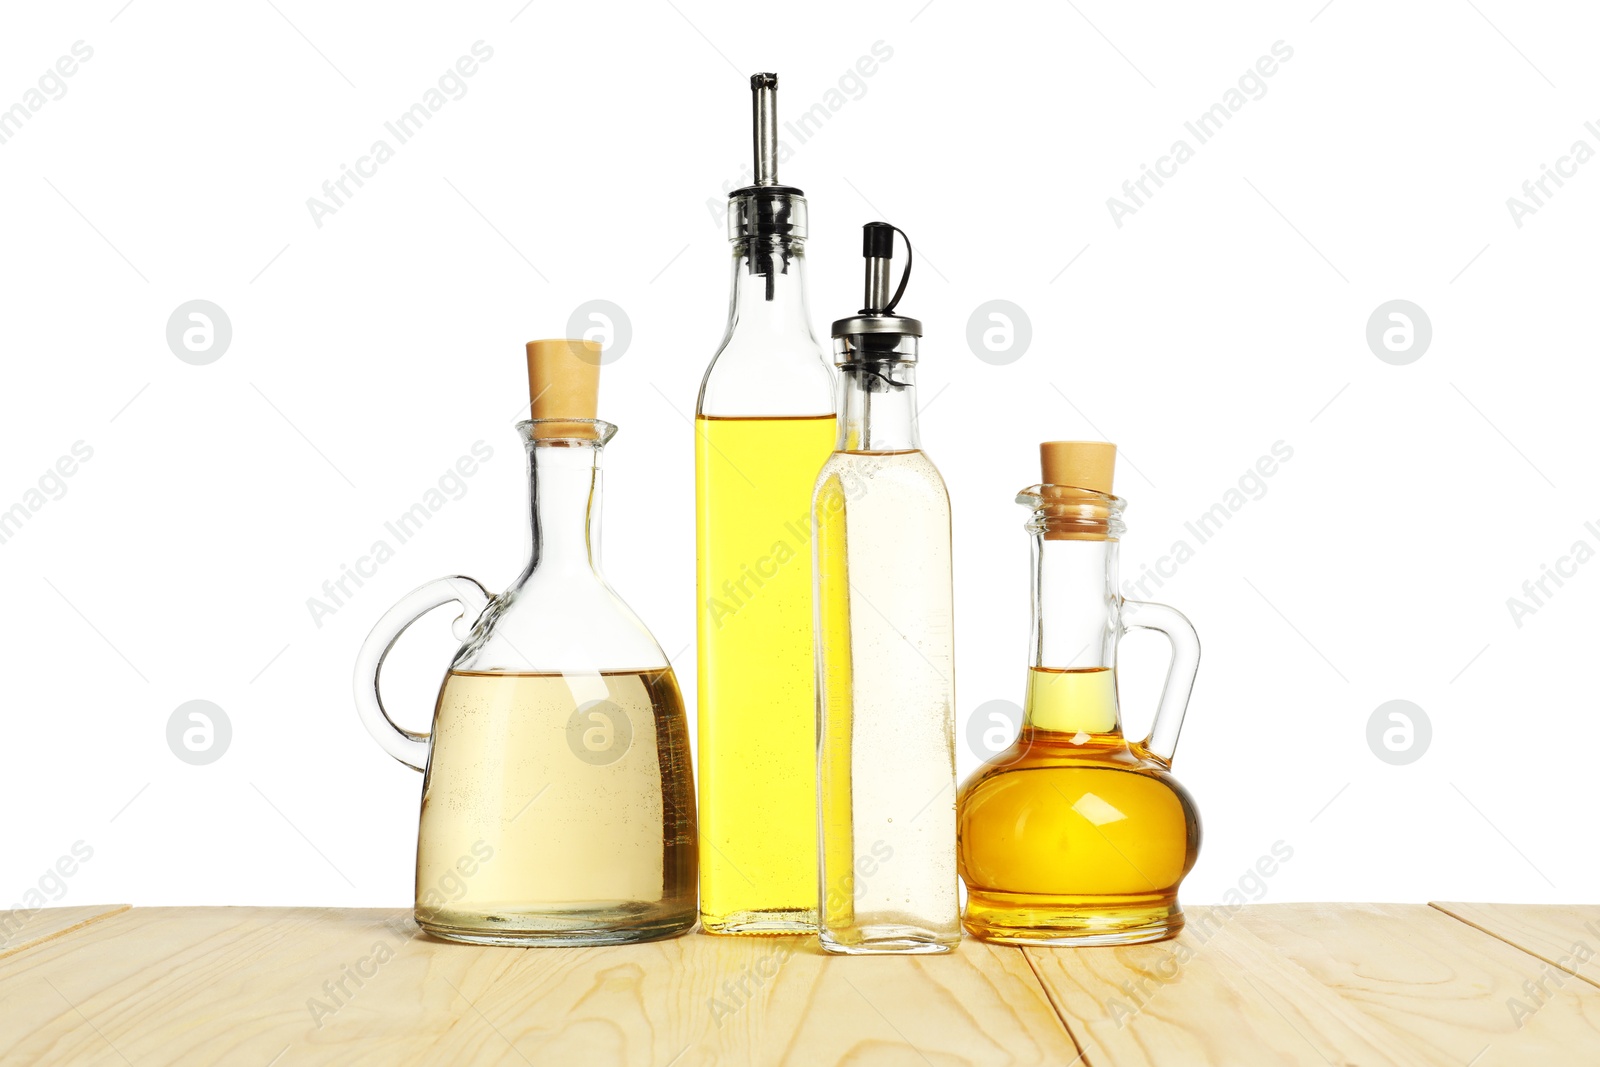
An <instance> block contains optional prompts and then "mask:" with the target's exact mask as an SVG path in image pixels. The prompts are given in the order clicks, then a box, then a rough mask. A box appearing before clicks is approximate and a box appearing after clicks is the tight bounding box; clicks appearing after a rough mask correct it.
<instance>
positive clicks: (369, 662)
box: [355, 574, 493, 771]
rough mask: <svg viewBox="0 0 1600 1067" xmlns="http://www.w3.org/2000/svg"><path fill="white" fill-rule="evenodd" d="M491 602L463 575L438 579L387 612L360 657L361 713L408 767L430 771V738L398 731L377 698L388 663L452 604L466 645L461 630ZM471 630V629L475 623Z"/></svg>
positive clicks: (384, 746)
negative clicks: (428, 619)
mask: <svg viewBox="0 0 1600 1067" xmlns="http://www.w3.org/2000/svg"><path fill="white" fill-rule="evenodd" d="M492 599H493V598H492V597H490V596H489V592H488V590H486V589H484V587H483V586H481V585H479V584H478V583H477V582H475V581H473V580H472V579H471V578H467V577H465V576H463V575H459V574H455V575H451V576H450V577H448V578H435V579H434V580H433V581H431V582H428V583H427V584H426V585H423V586H420V587H418V588H416V589H413V590H412V591H411V592H409V593H407V594H406V595H405V596H404V597H402V598H401V600H400V602H399V603H398V604H396V605H395V606H394V607H392V608H390V609H389V610H388V611H387V612H385V613H384V616H383V618H381V619H379V620H378V624H377V625H376V626H374V627H373V628H372V632H371V633H369V634H368V635H367V639H366V641H364V642H363V643H362V645H361V652H360V654H359V655H357V656H356V675H355V693H356V710H357V711H358V712H360V714H361V721H362V723H363V724H365V726H366V728H367V732H368V733H370V734H371V735H372V736H373V739H374V740H376V741H377V742H378V745H379V746H380V747H381V748H382V749H383V750H384V751H385V752H387V753H389V755H391V756H393V757H394V758H395V759H397V760H399V761H400V762H401V763H404V764H405V765H406V766H407V767H412V768H415V769H416V770H419V771H420V770H422V769H423V768H424V767H426V766H427V764H428V744H429V741H430V735H429V734H426V733H420V734H418V733H412V732H411V731H410V730H407V729H405V728H403V727H400V726H396V725H395V722H394V720H393V719H391V718H389V713H388V711H386V710H385V709H384V706H383V697H382V696H381V695H380V694H379V692H378V672H379V671H380V670H382V669H383V661H384V659H385V658H387V657H388V655H389V650H390V649H392V648H394V643H395V642H396V641H398V640H400V635H401V634H403V633H405V632H406V630H407V628H409V627H410V626H411V624H412V623H414V622H416V621H417V620H418V619H420V618H422V616H424V615H426V614H427V613H428V612H430V611H432V610H433V609H434V608H437V607H442V606H443V605H445V604H449V603H451V602H452V601H455V602H458V603H460V605H461V616H460V617H459V618H458V619H456V622H455V632H456V636H457V637H459V638H460V639H461V640H463V641H465V640H466V638H467V635H466V634H465V633H463V632H462V626H461V624H462V623H463V622H466V621H467V620H472V622H476V620H477V619H478V617H479V616H480V615H482V614H483V612H484V609H485V608H487V607H488V606H489V604H490V601H491V600H492ZM467 628H469V629H470V623H469V626H468V627H467Z"/></svg>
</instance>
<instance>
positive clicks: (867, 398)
mask: <svg viewBox="0 0 1600 1067" xmlns="http://www.w3.org/2000/svg"><path fill="white" fill-rule="evenodd" d="M916 380H917V379H916V364H915V363H913V362H910V361H908V360H873V361H870V362H860V363H847V364H845V365H844V366H841V367H840V368H839V403H838V410H839V437H838V441H837V443H836V444H835V446H834V447H835V451H839V452H910V451H915V450H917V449H920V448H921V447H922V442H921V440H920V439H919V438H918V436H917V385H916Z"/></svg>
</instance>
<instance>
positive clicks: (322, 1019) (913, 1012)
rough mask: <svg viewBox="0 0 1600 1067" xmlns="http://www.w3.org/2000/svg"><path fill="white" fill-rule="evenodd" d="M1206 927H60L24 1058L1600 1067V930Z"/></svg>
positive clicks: (1336, 909)
mask: <svg viewBox="0 0 1600 1067" xmlns="http://www.w3.org/2000/svg"><path fill="white" fill-rule="evenodd" d="M1188 914H1189V925H1188V927H1187V929H1185V931H1184V933H1183V934H1182V935H1181V936H1180V937H1179V938H1177V939H1176V940H1173V941H1167V942H1162V943H1159V944H1154V945H1138V946H1131V947H1127V948H1076V949H1069V948H1029V949H1018V948H1011V947H1006V946H996V945H986V944H982V943H979V942H976V941H971V940H968V941H966V942H964V943H963V944H962V945H961V946H960V948H959V950H958V951H957V952H955V953H952V954H950V955H948V956H886V957H873V958H843V957H830V956H825V955H823V954H822V953H821V952H820V950H818V948H817V947H816V946H815V944H814V943H813V942H812V941H810V940H809V939H805V938H730V937H707V936H701V935H695V936H690V937H683V938H678V939H676V940H671V941H662V942H656V943H653V944H647V945H627V946H615V947H610V948H571V949H508V948H478V947H470V946H462V945H452V944H447V943H445V942H441V941H436V940H433V939H431V938H429V937H427V936H425V935H422V934H421V933H420V932H419V931H418V930H417V928H416V926H415V925H414V924H413V923H412V922H411V919H410V916H409V914H408V913H407V912H404V911H398V910H368V909H362V910H351V909H314V908H137V909H133V910H126V909H119V908H114V907H113V908H100V909H96V908H63V909H55V910H53V911H48V912H40V913H37V914H36V915H34V916H31V917H30V925H29V928H28V931H27V932H26V933H25V934H24V939H25V941H26V943H25V944H22V943H19V944H17V945H14V946H13V947H12V948H11V949H8V950H0V952H5V953H8V954H5V955H3V956H0V1063H3V1064H29V1065H32V1064H57V1063H61V1064H106V1065H117V1064H124V1065H126V1064H138V1065H141V1067H142V1065H144V1064H216V1063H227V1064H235V1063H237V1064H259V1065H261V1067H269V1065H270V1067H289V1065H292V1064H366V1063H370V1064H386V1065H394V1064H452V1065H453V1064H540V1065H542V1064H563V1065H565V1064H577V1065H585V1067H587V1065H598V1067H610V1065H619V1067H620V1065H641V1067H692V1065H697V1064H729V1065H740V1067H744V1065H794V1067H811V1065H814V1064H849V1065H852V1067H918V1065H933V1067H959V1065H968V1064H970V1065H986V1064H1019V1065H1026V1064H1041V1065H1044V1064H1052V1065H1073V1064H1086V1065H1089V1067H1133V1065H1150V1064H1159V1065H1162V1067H1204V1065H1207V1064H1226V1065H1229V1067H1236V1065H1241V1064H1243V1065H1252V1064H1273V1065H1277V1064H1307V1065H1310V1067H1316V1065H1317V1064H1337V1065H1345V1064H1362V1065H1369V1064H1401V1065H1406V1067H1412V1065H1449V1067H1468V1065H1470V1067H1493V1065H1506V1064H1540V1065H1542V1064H1552V1065H1566V1064H1584V1063H1600V988H1596V987H1595V986H1594V985H1592V984H1590V983H1591V982H1592V981H1593V978H1594V975H1593V973H1592V971H1591V970H1590V969H1589V968H1590V964H1588V963H1587V962H1578V961H1576V959H1575V955H1574V952H1573V947H1574V945H1576V944H1578V943H1580V942H1583V941H1585V940H1586V942H1587V943H1588V944H1592V945H1594V946H1595V947H1596V949H1600V932H1597V930H1600V908H1594V907H1570V908H1556V907H1544V908H1534V907H1525V906H1512V905H1494V904H1474V905H1467V904H1440V905H1436V906H1431V907H1430V906H1427V905H1420V904H1417V905H1397V904H1389V905H1385V904H1280V905H1252V906H1249V907H1245V908H1239V909H1233V910H1229V909H1223V908H1190V909H1189V913H1188ZM1569 958H1570V959H1569ZM1563 959H1567V960H1568V965H1567V966H1561V965H1559V964H1560V961H1561V960H1563Z"/></svg>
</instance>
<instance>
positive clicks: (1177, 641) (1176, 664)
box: [1122, 600, 1200, 764]
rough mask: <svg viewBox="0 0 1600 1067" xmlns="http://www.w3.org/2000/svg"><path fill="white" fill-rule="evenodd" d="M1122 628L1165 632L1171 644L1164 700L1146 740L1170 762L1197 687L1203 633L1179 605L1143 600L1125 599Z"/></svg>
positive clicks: (1146, 743)
mask: <svg viewBox="0 0 1600 1067" xmlns="http://www.w3.org/2000/svg"><path fill="white" fill-rule="evenodd" d="M1122 627H1123V629H1124V630H1154V631H1156V633H1159V634H1165V635H1166V637H1167V641H1168V642H1169V643H1170V644H1171V645H1172V662H1171V663H1170V664H1169V665H1168V667H1167V681H1166V684H1165V685H1163V686H1162V687H1161V703H1160V704H1159V705H1157V706H1156V717H1155V720H1154V721H1153V722H1151V724H1150V736H1149V737H1147V738H1145V740H1144V747H1145V748H1146V749H1147V750H1149V752H1150V754H1151V755H1153V756H1155V757H1156V758H1157V759H1160V760H1162V761H1163V762H1165V763H1168V764H1170V763H1171V762H1172V753H1173V752H1174V751H1175V750H1176V749H1177V747H1178V731H1179V730H1181V729H1183V713H1184V712H1185V711H1186V710H1187V709H1188V707H1189V694H1190V693H1191V692H1193V690H1194V672H1195V671H1196V670H1198V669H1199V667H1200V635H1199V634H1197V633H1195V632H1194V626H1193V625H1191V624H1190V622H1189V620H1188V619H1186V618H1184V616H1183V612H1181V611H1179V610H1178V609H1177V608H1169V607H1167V605H1165V604H1151V603H1148V602H1146V601H1143V600H1124V601H1123V602H1122Z"/></svg>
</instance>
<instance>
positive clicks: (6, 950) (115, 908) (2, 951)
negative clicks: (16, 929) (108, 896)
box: [0, 904, 132, 960]
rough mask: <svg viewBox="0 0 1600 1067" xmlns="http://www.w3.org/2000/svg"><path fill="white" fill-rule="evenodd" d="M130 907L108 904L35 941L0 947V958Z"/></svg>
mask: <svg viewBox="0 0 1600 1067" xmlns="http://www.w3.org/2000/svg"><path fill="white" fill-rule="evenodd" d="M131 907H132V905H130V904H114V905H109V906H108V910H106V911H102V912H100V913H99V914H98V915H91V916H89V917H88V918H86V919H84V920H83V921H82V922H78V923H73V924H72V925H71V926H68V927H66V928H64V929H61V930H57V931H55V932H54V933H50V934H45V935H44V936H43V937H41V938H39V939H38V940H37V941H28V942H25V943H23V944H20V945H12V946H10V947H0V960H3V959H6V958H8V957H10V956H15V955H17V954H18V953H20V952H27V951H28V950H30V949H35V948H38V947H39V946H40V945H47V944H49V943H50V942H52V941H54V940H55V939H56V938H58V937H65V936H66V935H67V934H73V933H77V932H78V931H79V930H82V929H83V928H84V927H86V926H93V925H94V924H95V923H97V922H99V921H100V920H101V919H109V918H111V917H112V916H114V915H121V914H122V913H123V912H125V911H127V910H129V908H131Z"/></svg>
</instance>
